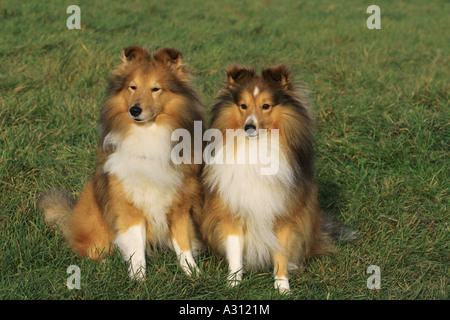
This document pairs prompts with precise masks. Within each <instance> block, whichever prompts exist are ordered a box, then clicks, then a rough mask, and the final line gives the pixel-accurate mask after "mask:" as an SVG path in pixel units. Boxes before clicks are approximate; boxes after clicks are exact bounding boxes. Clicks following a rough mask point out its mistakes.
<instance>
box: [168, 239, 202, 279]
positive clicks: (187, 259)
mask: <svg viewBox="0 0 450 320" xmlns="http://www.w3.org/2000/svg"><path fill="white" fill-rule="evenodd" d="M172 246H173V249H174V250H175V254H176V255H177V258H178V261H179V263H180V266H181V269H183V271H184V272H185V273H186V274H187V275H188V276H190V275H192V271H194V272H195V273H197V274H198V273H199V271H200V270H199V269H198V267H197V264H196V263H195V260H194V256H193V255H192V251H191V250H187V251H183V250H181V248H180V246H179V245H178V242H177V241H176V240H175V239H172Z"/></svg>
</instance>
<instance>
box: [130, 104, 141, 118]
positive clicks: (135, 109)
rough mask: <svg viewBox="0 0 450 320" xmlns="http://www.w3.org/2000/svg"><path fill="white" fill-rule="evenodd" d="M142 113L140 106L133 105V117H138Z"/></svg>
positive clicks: (131, 109) (131, 110)
mask: <svg viewBox="0 0 450 320" xmlns="http://www.w3.org/2000/svg"><path fill="white" fill-rule="evenodd" d="M141 113H142V109H141V107H138V106H132V107H131V108H130V114H131V115H132V116H133V117H137V116H138V115H140V114H141Z"/></svg>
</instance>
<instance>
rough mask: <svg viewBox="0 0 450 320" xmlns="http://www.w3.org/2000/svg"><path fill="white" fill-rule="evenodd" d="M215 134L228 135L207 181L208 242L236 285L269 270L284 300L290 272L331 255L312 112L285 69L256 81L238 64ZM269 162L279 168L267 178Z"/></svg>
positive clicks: (204, 219)
mask: <svg viewBox="0 0 450 320" xmlns="http://www.w3.org/2000/svg"><path fill="white" fill-rule="evenodd" d="M210 127H211V128H215V129H218V130H220V131H221V132H222V136H223V143H220V144H218V146H217V145H216V146H215V148H216V149H215V155H214V156H213V158H217V157H223V158H221V159H215V160H216V161H210V163H207V164H206V165H205V168H204V171H203V175H202V178H203V183H204V189H205V190H204V192H205V199H204V208H203V211H202V213H201V216H200V217H199V219H198V220H199V224H200V230H201V233H202V235H203V237H204V240H205V241H206V243H207V244H208V245H209V246H210V247H211V248H212V249H213V250H216V251H217V252H219V253H220V254H221V255H223V256H224V257H225V258H226V260H227V262H228V267H229V276H228V280H229V283H230V285H231V286H235V285H237V284H238V283H239V282H240V281H241V280H242V274H243V270H244V268H245V269H253V270H255V269H256V270H261V269H265V268H266V267H269V266H272V267H273V268H274V275H275V284H274V285H275V288H276V289H278V290H279V291H280V292H282V293H287V292H289V290H290V287H289V280H288V269H291V267H293V268H295V267H298V266H299V264H301V262H302V261H303V260H304V259H305V258H307V257H309V256H311V255H313V254H318V253H325V252H327V251H328V249H329V242H328V235H327V233H326V232H324V231H322V229H321V221H322V219H321V213H320V210H319V203H318V199H317V188H316V185H315V183H314V178H313V153H314V152H313V148H314V143H313V135H312V129H313V120H312V118H311V115H310V112H309V109H308V107H307V105H306V103H305V101H303V100H302V98H301V95H299V94H298V93H297V91H296V89H295V88H294V83H293V81H292V80H291V78H290V72H289V71H288V70H287V68H286V67H285V66H283V65H280V66H277V67H273V68H266V69H263V70H262V72H261V75H258V74H257V73H256V71H255V70H253V69H251V68H246V67H243V68H241V67H238V66H236V65H233V66H231V67H230V68H229V69H228V70H227V79H226V83H225V86H224V88H223V89H222V91H221V93H220V94H219V95H218V97H217V98H216V101H215V104H214V105H213V107H212V111H211V126H210ZM230 131H231V132H232V133H233V134H229V133H230ZM274 137H275V138H276V139H273V138H274ZM239 152H241V153H239ZM255 154H257V155H258V156H257V157H256V159H255ZM274 155H276V156H275V157H274ZM252 156H253V159H254V160H253V162H251V161H249V160H250V159H251V157H252ZM238 158H240V159H241V163H239V162H238V161H237V160H238ZM233 159H234V160H236V162H234V163H232V161H233ZM263 159H266V160H264V161H263ZM267 159H271V161H273V162H275V163H272V164H271V167H272V168H275V169H274V170H269V171H268V172H264V170H263V169H267V163H268V162H267ZM217 160H219V161H217ZM230 160H231V162H230Z"/></svg>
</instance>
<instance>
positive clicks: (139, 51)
mask: <svg viewBox="0 0 450 320" xmlns="http://www.w3.org/2000/svg"><path fill="white" fill-rule="evenodd" d="M149 59H150V55H149V53H148V51H147V50H145V49H144V48H142V47H138V46H130V47H126V48H125V49H123V57H122V61H123V62H131V61H139V60H149Z"/></svg>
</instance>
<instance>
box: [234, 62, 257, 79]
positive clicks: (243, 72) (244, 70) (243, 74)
mask: <svg viewBox="0 0 450 320" xmlns="http://www.w3.org/2000/svg"><path fill="white" fill-rule="evenodd" d="M255 74H256V73H255V70H253V69H251V68H248V67H239V66H238V65H235V64H234V65H232V66H231V67H229V68H228V69H227V81H228V84H234V83H237V82H240V81H242V80H244V79H248V78H252V77H254V76H255Z"/></svg>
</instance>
